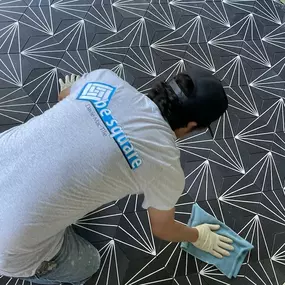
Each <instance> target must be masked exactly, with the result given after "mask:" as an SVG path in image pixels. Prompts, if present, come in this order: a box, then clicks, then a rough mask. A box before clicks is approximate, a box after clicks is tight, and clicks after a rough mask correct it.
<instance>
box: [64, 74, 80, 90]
mask: <svg viewBox="0 0 285 285" xmlns="http://www.w3.org/2000/svg"><path fill="white" fill-rule="evenodd" d="M78 79H80V76H79V75H75V74H71V76H69V75H66V76H65V80H64V81H63V80H62V79H61V78H60V79H59V85H60V91H63V90H64V89H67V88H70V87H71V86H72V85H73V83H75V82H76V81H77V80H78Z"/></svg>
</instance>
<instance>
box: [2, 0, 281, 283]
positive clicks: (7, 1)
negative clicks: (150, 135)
mask: <svg viewBox="0 0 285 285" xmlns="http://www.w3.org/2000/svg"><path fill="white" fill-rule="evenodd" d="M284 15H285V9H284V8H283V7H282V5H280V4H279V0H172V1H170V0H96V1H93V0H73V1H70V0H13V1H11V0H1V1H0V91H1V92H0V132H2V131H5V130H7V129H9V128H11V127H13V126H16V125H19V124H22V123H24V122H26V121H28V120H29V119H31V118H33V117H34V116H38V115H40V114H42V113H43V112H44V111H46V110H47V109H49V108H51V107H52V106H53V105H54V104H55V103H56V102H57V94H58V91H59V86H58V79H59V78H60V77H63V76H64V75H66V74H70V73H76V74H83V73H86V72H90V71H91V70H94V69H96V68H109V69H112V70H113V71H114V72H116V73H117V74H118V75H119V76H120V77H122V78H123V79H125V80H126V81H128V82H129V83H130V84H132V85H133V86H135V87H136V88H137V89H138V90H139V91H141V92H142V93H145V94H147V91H148V90H149V89H150V88H151V86H152V84H153V83H154V81H155V80H165V79H168V78H170V77H171V76H173V75H175V74H176V73H178V72H181V71H187V72H189V73H191V72H192V71H193V67H195V68H198V69H206V70H209V71H211V72H212V73H213V74H215V75H216V76H217V77H218V78H219V79H221V80H222V82H223V85H224V88H225V90H226V93H227V95H228V98H229V109H228V111H227V112H226V114H224V116H223V117H222V118H220V119H219V120H218V121H217V122H215V123H213V126H212V127H213V130H214V139H212V137H211V136H210V134H209V133H208V131H205V132H200V133H193V134H191V136H189V137H187V138H184V139H181V140H178V141H177V147H178V148H179V149H180V150H181V163H182V166H183V169H184V171H185V179H186V187H185V190H184V192H183V194H182V195H181V197H180V199H179V201H178V202H177V205H176V219H177V220H178V221H180V222H182V223H186V222H187V221H188V219H189V217H190V214H191V209H192V205H193V203H195V202H197V203H199V205H200V206H201V207H203V208H204V209H205V210H207V211H208V212H209V213H211V214H212V215H214V216H216V217H217V218H218V219H220V220H222V221H223V222H225V223H226V224H227V225H229V226H230V227H232V228H233V229H234V230H235V231H237V232H238V233H239V234H240V235H241V236H243V237H244V238H246V239H247V240H248V241H250V242H251V243H253V244H254V246H255V247H254V249H253V250H252V251H251V252H250V254H249V255H248V256H247V258H246V260H245V263H244V264H243V266H242V269H241V271H240V273H239V275H238V277H237V279H235V280H228V279H227V278H226V277H225V276H224V275H223V274H221V273H220V272H219V271H218V270H217V269H216V268H215V267H214V266H210V265H208V264H205V263H203V262H201V261H199V260H197V259H195V258H193V257H192V256H190V255H188V254H186V253H185V252H183V251H182V250H181V249H180V247H179V244H176V243H168V242H164V241H161V240H159V239H157V238H156V237H154V236H153V234H152V232H151V230H150V220H149V216H148V213H147V211H145V210H143V209H142V207H141V203H142V201H143V197H142V196H128V197H125V198H124V199H122V200H119V201H113V202H111V203H110V204H108V205H104V206H103V207H101V208H100V209H94V211H93V212H91V213H89V214H88V215H87V216H85V217H82V219H80V220H79V221H77V222H76V223H75V225H74V228H75V229H76V231H77V232H78V233H79V234H81V235H82V236H84V237H85V238H86V239H88V240H89V241H90V242H92V243H93V244H94V245H95V246H96V247H97V248H98V249H99V251H100V254H101V258H102V263H101V268H100V269H99V271H98V272H97V274H96V275H95V276H94V277H93V278H92V279H91V280H90V281H89V283H88V284H90V285H91V284H98V285H101V284H108V285H109V284H112V285H113V284H117V285H121V284H126V285H142V284H163V285H167V284H169V285H170V284H171V285H184V284H187V285H190V284H199V285H210V284H213V285H216V284H217V285H218V284H226V285H227V284H245V285H253V284H255V285H281V284H283V282H285V273H284V271H285V168H284V163H285V117H284V116H285V101H284V100H285V57H284V55H285V21H284V20H285V18H284ZM0 234H1V233H0ZM24 283H25V282H24ZM0 284H1V285H4V284H5V285H8V284H11V285H16V284H18V285H19V284H23V282H22V281H20V280H18V279H11V278H7V277H4V276H3V277H0Z"/></svg>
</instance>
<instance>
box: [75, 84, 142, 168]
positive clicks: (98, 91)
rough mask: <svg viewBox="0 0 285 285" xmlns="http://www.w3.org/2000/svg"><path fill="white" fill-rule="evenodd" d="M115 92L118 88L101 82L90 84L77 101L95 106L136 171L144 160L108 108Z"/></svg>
mask: <svg viewBox="0 0 285 285" xmlns="http://www.w3.org/2000/svg"><path fill="white" fill-rule="evenodd" d="M115 91H116V87H113V86H111V85H108V84H105V83H101V82H89V83H87V84H86V85H85V86H84V88H83V89H82V90H81V92H80V93H79V95H78V97H77V99H79V100H85V101H89V102H91V103H92V104H93V106H94V108H95V110H96V111H97V113H98V115H99V116H100V118H101V120H102V122H103V123H104V125H105V126H106V128H107V129H108V131H109V133H110V136H111V137H112V138H113V139H114V141H115V142H116V143H117V145H118V146H119V148H120V150H121V151H122V153H123V155H124V157H125V159H126V160H127V162H128V164H129V166H130V167H131V168H132V169H136V168H138V167H139V166H140V165H141V164H142V160H141V158H140V157H139V155H138V153H137V152H136V151H135V150H134V147H133V145H132V143H131V142H130V140H129V139H128V137H127V136H126V134H125V133H124V131H123V130H122V128H121V127H120V126H119V125H118V122H117V121H116V120H115V119H114V117H113V116H112V114H111V111H110V109H108V108H107V107H108V104H109V102H110V99H111V97H112V96H113V94H114V93H115Z"/></svg>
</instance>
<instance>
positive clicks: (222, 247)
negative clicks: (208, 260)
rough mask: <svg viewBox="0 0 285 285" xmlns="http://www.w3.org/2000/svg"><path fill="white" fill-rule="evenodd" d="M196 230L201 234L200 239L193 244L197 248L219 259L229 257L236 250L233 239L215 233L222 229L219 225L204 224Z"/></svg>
mask: <svg viewBox="0 0 285 285" xmlns="http://www.w3.org/2000/svg"><path fill="white" fill-rule="evenodd" d="M195 228H196V229H197V230H198V232H199V237H198V239H197V241H196V242H193V245H194V246H196V247H197V248H199V249H201V250H203V251H206V252H209V253H211V254H212V255H214V256H215V257H217V258H223V256H229V255H230V252H229V251H232V250H234V247H233V246H232V245H231V243H233V241H232V240H231V239H229V238H227V237H225V236H222V235H218V234H217V233H215V232H214V231H216V230H218V229H219V228H220V226H219V225H209V224H203V225H199V226H197V227H195Z"/></svg>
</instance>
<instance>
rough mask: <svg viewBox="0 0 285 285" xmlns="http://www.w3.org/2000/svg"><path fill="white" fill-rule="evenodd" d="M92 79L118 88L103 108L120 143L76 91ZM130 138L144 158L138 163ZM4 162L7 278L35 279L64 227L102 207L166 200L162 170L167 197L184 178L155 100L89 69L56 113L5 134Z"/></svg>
mask: <svg viewBox="0 0 285 285" xmlns="http://www.w3.org/2000/svg"><path fill="white" fill-rule="evenodd" d="M91 78H92V80H90V79H91ZM94 78H96V82H97V83H98V82H105V83H108V84H109V85H110V86H111V87H113V88H114V90H115V92H114V94H113V95H112V98H109V99H108V100H109V101H108V106H107V107H106V108H107V109H109V110H110V112H111V115H112V118H113V119H114V120H115V121H116V122H117V125H118V127H117V128H116V129H113V130H114V132H115V131H116V132H120V128H121V130H122V133H121V134H122V135H125V137H123V136H119V137H118V139H117V140H116V136H115V134H112V133H111V134H110V128H108V125H107V124H108V122H106V121H105V122H104V120H102V117H100V114H99V113H98V112H100V109H98V108H97V109H96V107H94V104H92V103H90V101H88V100H86V98H87V97H84V96H83V97H80V96H79V95H80V94H83V93H82V92H84V90H85V89H84V88H85V86H86V83H88V82H89V83H90V82H93V81H94ZM93 83H94V82H93ZM92 86H93V87H94V86H95V87H97V86H98V84H97V85H96V83H94V85H92ZM92 86H91V87H92ZM83 95H84V94H83ZM84 98H85V99H84ZM110 123H111V121H109V124H110ZM119 138H121V140H119ZM126 138H128V140H129V141H130V143H131V146H132V147H133V149H134V152H133V153H136V154H134V155H133V157H135V155H137V157H138V158H139V159H141V161H142V164H141V165H140V163H137V165H135V166H136V167H137V168H132V167H131V163H132V162H134V160H132V158H130V156H128V153H127V152H128V151H126V149H127V148H123V146H124V145H126V143H125V139H126ZM120 143H121V145H120ZM0 165H1V169H2V170H1V172H0V193H1V197H2V199H3V201H4V204H2V207H1V208H0V232H1V240H0V273H1V274H4V275H8V276H22V277H28V276H32V275H33V274H34V273H35V269H36V268H37V266H38V265H39V264H40V263H41V262H42V261H43V260H49V259H50V258H52V257H53V256H54V255H55V254H56V253H57V252H58V250H59V248H60V247H61V244H62V240H63V233H64V230H65V228H66V227H67V226H69V225H70V224H72V223H74V222H75V221H76V220H77V219H79V218H81V217H82V216H84V215H85V214H87V213H88V212H90V211H92V210H94V209H95V208H97V207H99V206H101V205H102V204H104V203H107V202H110V201H112V200H116V199H120V198H122V197H124V196H125V195H127V194H131V193H145V194H146V201H145V207H147V206H154V204H155V203H156V201H158V200H159V201H160V203H161V205H166V204H167V203H165V202H167V201H163V199H162V200H160V199H156V196H160V194H159V193H158V194H157V195H156V194H155V193H153V192H151V191H152V186H151V185H152V184H151V183H152V182H153V181H154V180H155V179H156V178H157V177H158V176H159V175H165V176H166V178H165V183H166V184H169V189H170V188H171V187H172V186H173V196H174V197H171V198H165V199H169V200H170V201H172V200H173V201H175V199H176V198H177V197H178V196H179V194H180V193H181V191H182V188H183V182H184V180H183V172H182V170H181V168H180V165H179V151H178V150H177V149H176V148H175V136H174V134H173V132H172V131H171V129H170V127H169V126H168V124H167V123H166V122H165V121H164V120H163V118H162V116H161V114H160V112H159V110H158V108H157V107H156V105H155V104H154V103H152V102H151V101H150V100H149V99H148V98H146V97H145V96H143V95H142V94H140V93H139V92H137V91H136V90H135V89H134V88H132V87H131V86H130V85H128V84H127V83H126V82H124V81H123V80H121V79H120V78H118V77H117V76H116V75H115V74H114V73H112V72H111V71H107V70H99V71H95V72H94V73H91V74H88V75H87V76H86V77H85V78H83V79H81V80H80V81H78V82H77V83H76V84H75V86H74V87H73V88H72V90H71V94H70V96H69V97H67V98H66V99H65V100H63V101H62V102H60V103H58V104H57V105H55V106H54V107H53V108H52V109H51V110H49V111H47V112H45V113H44V114H43V115H41V116H39V117H36V118H34V119H32V120H30V121H29V122H27V123H26V124H24V125H21V126H19V127H16V128H14V129H11V130H9V131H7V132H6V133H3V134H2V135H0ZM167 171H169V173H166V172H167ZM168 180H170V181H171V183H169V181H168ZM174 185H176V187H177V188H176V189H174ZM169 189H167V190H165V191H168V190H169ZM160 190H161V189H158V190H157V191H160ZM165 194H166V196H169V195H168V194H167V193H165ZM162 196H165V195H162ZM170 196H171V195H170ZM157 203H158V202H157ZM169 203H170V202H169ZM159 207H160V205H157V208H159Z"/></svg>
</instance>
